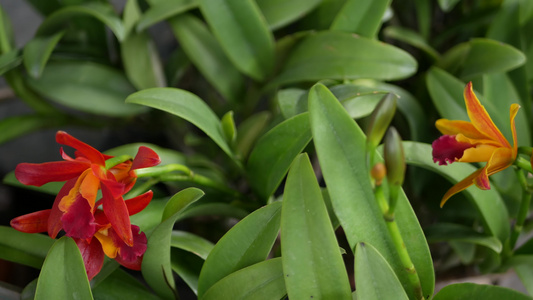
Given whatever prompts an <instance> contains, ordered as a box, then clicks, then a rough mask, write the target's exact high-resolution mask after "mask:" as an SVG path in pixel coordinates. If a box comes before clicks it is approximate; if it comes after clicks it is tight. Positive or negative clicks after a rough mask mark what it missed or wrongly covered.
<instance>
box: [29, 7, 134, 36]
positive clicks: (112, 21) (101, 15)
mask: <svg viewBox="0 0 533 300" xmlns="http://www.w3.org/2000/svg"><path fill="white" fill-rule="evenodd" d="M80 15H82V16H91V17H94V18H96V19H98V20H100V21H101V22H102V23H104V24H105V25H107V26H108V27H109V29H111V31H112V32H113V33H114V34H115V36H116V37H117V39H118V40H119V41H122V40H123V39H124V38H125V37H126V31H125V29H124V25H123V24H122V21H121V20H120V18H119V17H118V16H117V15H116V13H115V12H114V10H113V7H112V6H111V5H110V4H107V3H100V2H91V3H85V4H83V5H69V6H65V7H63V8H61V9H59V10H56V11H55V12H54V13H52V14H51V15H49V16H48V17H47V18H46V19H44V21H43V22H42V23H41V25H40V26H39V28H38V29H37V32H36V34H35V35H36V36H43V35H50V34H54V33H55V32H57V31H58V30H59V29H60V28H61V27H62V26H63V25H64V23H66V22H68V21H70V20H71V19H74V18H76V17H77V16H80Z"/></svg>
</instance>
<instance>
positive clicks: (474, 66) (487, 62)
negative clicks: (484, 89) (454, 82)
mask: <svg viewBox="0 0 533 300" xmlns="http://www.w3.org/2000/svg"><path fill="white" fill-rule="evenodd" d="M525 62H526V57H525V55H524V54H523V53H522V52H520V51H519V50H517V49H516V48H514V47H513V46H511V45H508V44H504V43H501V42H498V41H494V40H490V39H481V38H476V39H472V40H471V41H469V42H466V43H463V44H459V45H457V46H455V47H454V48H452V49H450V50H448V52H446V53H445V54H444V55H443V57H442V60H441V61H440V62H439V63H438V66H439V67H441V68H443V69H446V70H450V72H451V73H453V74H457V76H458V77H460V78H462V79H471V78H473V77H475V76H479V75H482V74H484V73H492V72H506V71H509V70H512V69H515V68H517V67H519V66H521V65H523V64H524V63H525Z"/></svg>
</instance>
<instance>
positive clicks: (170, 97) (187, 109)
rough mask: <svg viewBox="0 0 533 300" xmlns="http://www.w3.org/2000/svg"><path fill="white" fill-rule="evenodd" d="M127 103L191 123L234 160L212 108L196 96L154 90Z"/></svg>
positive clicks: (171, 90) (140, 93) (183, 92)
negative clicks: (168, 114) (153, 109)
mask: <svg viewBox="0 0 533 300" xmlns="http://www.w3.org/2000/svg"><path fill="white" fill-rule="evenodd" d="M126 103H136V104H141V105H145V106H149V107H153V108H157V109H160V110H163V111H166V112H168V113H171V114H173V115H176V116H178V117H180V118H183V119H185V120H187V121H189V122H191V123H192V124H194V125H195V126H196V127H198V128H200V129H201V130H202V131H203V132H205V134H207V136H209V137H210V138H211V139H212V140H213V141H214V142H215V143H216V144H217V145H218V146H219V147H220V148H221V149H222V150H223V151H224V152H225V153H226V154H228V156H230V157H232V158H233V153H232V151H231V149H230V147H229V145H228V143H227V142H226V138H225V137H224V133H223V130H222V125H221V124H220V120H219V119H218V117H217V116H216V115H215V113H214V112H213V111H212V110H211V108H210V107H209V106H208V105H207V104H205V102H204V101H202V99H200V98H198V97H197V96H196V95H194V94H192V93H190V92H188V91H185V90H180V89H175V88H152V89H146V90H143V91H139V92H136V93H134V94H132V95H130V96H128V98H127V99H126Z"/></svg>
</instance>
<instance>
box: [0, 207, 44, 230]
mask: <svg viewBox="0 0 533 300" xmlns="http://www.w3.org/2000/svg"><path fill="white" fill-rule="evenodd" d="M51 211H52V210H51V209H46V210H40V211H36V212H33V213H30V214H26V215H23V216H20V217H16V218H14V219H13V220H11V222H10V223H9V224H10V225H11V227H13V228H15V229H16V230H18V231H21V232H26V233H40V232H46V230H47V228H48V218H49V217H50V212H51Z"/></svg>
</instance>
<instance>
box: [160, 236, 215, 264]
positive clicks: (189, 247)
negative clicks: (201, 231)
mask: <svg viewBox="0 0 533 300" xmlns="http://www.w3.org/2000/svg"><path fill="white" fill-rule="evenodd" d="M170 245H171V246H172V247H175V248H180V249H183V250H185V251H188V252H191V253H194V254H195V255H197V256H199V257H200V258H202V259H204V260H205V259H206V258H207V256H208V255H209V253H210V252H211V250H212V249H213V247H214V246H215V245H214V244H213V243H211V242H210V241H208V240H206V239H204V238H202V237H200V236H197V235H196V234H192V233H190V232H186V231H178V230H174V231H172V236H171V237H170Z"/></svg>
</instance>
